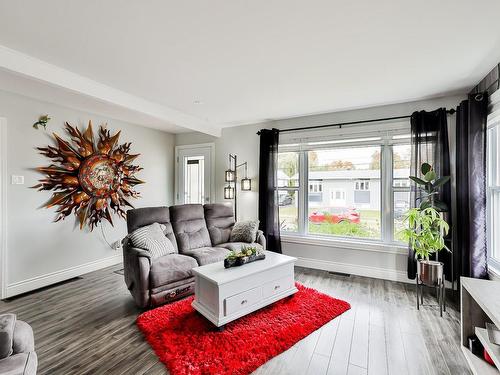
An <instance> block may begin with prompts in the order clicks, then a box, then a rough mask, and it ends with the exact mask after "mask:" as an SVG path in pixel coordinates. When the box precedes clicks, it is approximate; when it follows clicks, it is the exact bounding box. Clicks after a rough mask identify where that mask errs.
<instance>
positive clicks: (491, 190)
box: [486, 91, 500, 273]
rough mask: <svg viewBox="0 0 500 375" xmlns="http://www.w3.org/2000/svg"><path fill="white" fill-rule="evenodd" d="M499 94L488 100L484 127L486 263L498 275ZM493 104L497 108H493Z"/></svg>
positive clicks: (499, 190) (499, 268) (499, 247)
mask: <svg viewBox="0 0 500 375" xmlns="http://www.w3.org/2000/svg"><path fill="white" fill-rule="evenodd" d="M499 94H500V92H498V91H497V93H496V95H495V94H493V95H492V96H491V98H490V100H491V102H492V103H490V104H492V109H493V110H492V112H491V113H490V114H489V115H488V119H487V125H486V232H487V247H488V249H490V251H488V260H487V262H488V266H489V267H490V268H492V269H493V270H494V271H495V272H496V273H500V236H499V235H498V234H496V235H495V231H494V230H492V228H494V227H495V226H496V227H498V223H499V222H500V208H498V207H497V210H495V207H494V202H495V200H494V199H493V198H494V195H497V197H498V195H500V170H499V169H500V165H499V161H500V160H499V157H498V151H499V149H500V144H499V143H500V142H499V138H500V108H498V104H500V103H499V102H500V96H499ZM495 102H496V104H497V105H496V107H497V108H495ZM495 109H496V110H495ZM492 132H495V140H494V141H492V139H491V133H492ZM497 199H499V198H497ZM497 203H498V202H497ZM497 211H498V212H497ZM497 242H498V243H497Z"/></svg>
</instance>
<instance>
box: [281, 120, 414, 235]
mask: <svg viewBox="0 0 500 375" xmlns="http://www.w3.org/2000/svg"><path fill="white" fill-rule="evenodd" d="M405 132H408V130H407V129H406V130H398V131H397V132H392V133H391V132H384V133H382V135H380V136H374V137H366V136H364V137H359V138H357V139H356V138H352V139H347V138H346V139H343V140H336V139H335V137H332V138H331V139H328V138H323V139H324V140H321V141H314V142H311V141H307V140H305V141H304V140H303V141H302V143H300V144H297V143H294V144H290V145H287V144H286V143H284V144H280V153H279V158H278V159H279V160H278V163H279V165H278V181H279V188H278V196H279V213H280V221H281V230H282V232H283V234H285V235H286V234H287V233H289V234H290V235H294V234H296V235H301V236H315V237H324V238H331V239H334V238H338V239H344V240H347V239H355V240H368V241H379V242H385V243H394V242H398V241H400V235H399V232H400V231H401V229H402V227H403V215H404V213H405V212H406V211H407V210H408V208H409V206H410V204H409V202H410V180H409V174H410V145H409V136H408V135H406V133H405Z"/></svg>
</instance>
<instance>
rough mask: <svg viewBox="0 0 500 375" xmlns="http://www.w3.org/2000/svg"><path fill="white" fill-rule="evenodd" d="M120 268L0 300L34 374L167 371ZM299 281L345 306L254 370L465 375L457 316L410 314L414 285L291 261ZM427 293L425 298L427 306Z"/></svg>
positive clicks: (427, 310)
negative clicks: (31, 335) (28, 345)
mask: <svg viewBox="0 0 500 375" xmlns="http://www.w3.org/2000/svg"><path fill="white" fill-rule="evenodd" d="M119 268H120V267H118V266H115V267H109V268H106V269H103V270H100V271H96V272H92V273H89V274H87V275H84V276H82V277H81V278H78V279H76V280H73V281H71V282H67V283H62V284H59V285H56V286H52V287H49V288H45V289H43V290H40V291H36V292H33V293H30V294H27V295H24V296H20V297H18V298H14V299H12V300H9V301H2V302H0V313H1V312H13V313H16V314H17V315H18V318H19V319H22V320H25V321H27V322H29V323H30V324H31V325H32V327H33V329H34V331H35V341H36V351H37V354H38V358H39V372H38V373H39V374H51V375H59V374H64V375H66V374H71V375H73V374H145V375H146V374H147V375H152V374H166V373H167V371H166V370H165V368H164V366H163V364H161V363H160V362H158V360H157V358H156V356H155V354H154V353H153V350H152V349H151V348H150V347H149V345H148V344H147V343H146V342H145V341H144V339H143V337H142V334H141V333H140V332H139V331H138V329H137V328H136V325H135V318H136V316H137V315H138V314H139V313H140V310H138V309H137V308H136V307H135V306H134V304H133V301H132V298H131V296H130V295H129V293H128V291H127V289H126V288H125V285H124V282H123V276H122V275H119V274H117V273H115V272H114V271H116V270H118V269H119ZM296 279H297V281H299V282H301V283H303V284H304V285H306V286H309V287H313V288H316V289H317V290H319V291H321V292H323V293H327V294H329V295H331V296H333V297H336V298H341V299H344V300H346V301H348V302H350V303H351V305H352V309H351V310H349V311H348V312H346V313H345V314H343V315H342V316H340V317H338V318H336V319H334V320H332V321H331V322H329V323H328V324H326V325H325V326H323V327H322V328H321V329H319V330H317V331H315V332H313V333H312V334H311V335H309V336H308V337H306V338H304V339H303V340H302V341H299V342H298V343H297V344H295V345H294V346H293V347H292V348H290V349H289V350H287V351H286V352H283V353H282V354H281V355H279V356H277V357H275V358H273V359H272V360H271V361H269V362H267V363H266V364H264V365H263V366H261V367H260V368H259V369H257V371H255V374H273V375H275V374H311V375H321V374H328V375H333V374H339V375H340V374H341V375H346V374H347V375H362V374H363V375H368V374H370V375H371V374H374V375H384V374H394V375H405V374H408V375H410V374H418V375H424V374H448V375H458V374H469V370H468V368H467V365H466V363H465V359H464V357H463V355H462V353H461V350H460V346H459V340H460V337H459V332H460V330H459V325H460V321H459V319H460V315H459V312H458V311H457V308H456V307H453V306H448V309H447V311H446V313H445V314H444V316H443V318H440V317H439V311H438V310H437V308H436V307H431V306H424V307H422V308H421V310H420V311H417V309H416V306H415V287H414V285H411V284H404V283H397V282H391V281H384V280H378V279H371V278H366V277H358V276H351V277H344V276H336V275H333V274H329V273H328V272H324V271H317V270H310V269H305V268H296ZM434 302H435V301H434V297H433V296H431V295H430V294H427V295H426V298H425V300H424V303H427V304H430V303H434Z"/></svg>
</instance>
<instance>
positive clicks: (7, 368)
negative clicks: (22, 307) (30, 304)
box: [0, 314, 38, 375]
mask: <svg viewBox="0 0 500 375" xmlns="http://www.w3.org/2000/svg"><path fill="white" fill-rule="evenodd" d="M37 366H38V359H37V356H36V353H35V342H34V338H33V330H32V329H31V327H30V325H29V324H27V323H25V322H23V321H21V320H17V319H16V315H14V314H2V315H0V375H35V374H36V369H37Z"/></svg>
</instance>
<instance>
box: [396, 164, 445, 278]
mask: <svg viewBox="0 0 500 375" xmlns="http://www.w3.org/2000/svg"><path fill="white" fill-rule="evenodd" d="M420 172H421V173H422V176H423V178H418V177H416V176H410V179H411V180H412V181H414V182H415V183H416V184H417V185H419V186H421V192H422V196H421V197H420V198H419V199H420V204H419V207H418V208H412V209H410V210H409V211H408V212H407V214H406V216H405V220H406V221H407V223H408V227H407V228H406V229H404V230H403V231H402V235H403V238H405V239H406V240H407V241H408V243H409V244H410V246H411V248H412V249H413V251H414V252H415V258H417V277H418V278H419V279H420V281H421V282H422V283H424V284H425V285H428V286H436V285H437V283H438V281H439V280H442V278H443V266H444V265H443V263H442V262H438V261H432V260H430V259H429V258H430V256H432V254H435V253H438V252H439V251H441V250H443V249H445V250H447V251H449V252H451V250H450V249H449V248H448V247H447V246H446V243H445V237H446V235H447V234H448V231H449V225H448V223H447V222H446V219H445V216H444V213H445V212H446V211H447V210H448V207H447V206H446V204H445V203H444V202H442V201H441V200H439V188H440V187H441V186H443V185H444V184H446V183H447V182H448V181H449V180H450V176H443V177H438V175H437V173H436V172H435V171H434V169H433V168H432V166H431V165H430V164H428V163H423V164H422V166H421V168H420Z"/></svg>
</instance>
